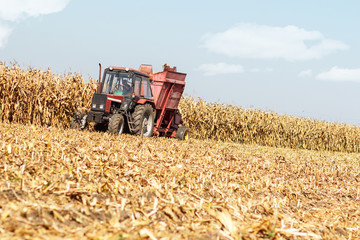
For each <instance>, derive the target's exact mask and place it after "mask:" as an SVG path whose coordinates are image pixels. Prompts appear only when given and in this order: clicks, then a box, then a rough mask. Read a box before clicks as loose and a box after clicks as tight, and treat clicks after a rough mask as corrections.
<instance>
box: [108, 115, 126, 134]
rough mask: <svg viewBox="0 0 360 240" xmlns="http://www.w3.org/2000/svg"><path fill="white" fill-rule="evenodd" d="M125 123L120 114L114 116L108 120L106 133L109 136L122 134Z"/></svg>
mask: <svg viewBox="0 0 360 240" xmlns="http://www.w3.org/2000/svg"><path fill="white" fill-rule="evenodd" d="M124 126H125V121H124V116H123V115H122V114H114V115H112V117H111V118H110V120H109V126H108V132H109V133H110V134H119V135H120V134H122V133H123V131H124Z"/></svg>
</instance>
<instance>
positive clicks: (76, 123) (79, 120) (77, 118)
mask: <svg viewBox="0 0 360 240" xmlns="http://www.w3.org/2000/svg"><path fill="white" fill-rule="evenodd" d="M86 118H87V114H86V111H84V110H76V111H75V112H74V113H73V115H72V116H71V119H70V128H71V129H79V130H84V129H85V128H86V127H87V122H86Z"/></svg>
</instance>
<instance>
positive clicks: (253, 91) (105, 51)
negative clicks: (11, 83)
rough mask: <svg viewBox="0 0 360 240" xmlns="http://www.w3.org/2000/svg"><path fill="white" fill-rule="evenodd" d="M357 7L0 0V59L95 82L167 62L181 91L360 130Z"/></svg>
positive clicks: (265, 0)
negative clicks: (183, 77) (105, 71)
mask: <svg viewBox="0 0 360 240" xmlns="http://www.w3.org/2000/svg"><path fill="white" fill-rule="evenodd" d="M359 10H360V1H355V0H353V1H351V0H348V1H331V0H327V1H323V0H317V1H314V0H312V1H307V0H302V1H300V0H299V1H289V0H286V1H285V0H273V1H269V0H257V1H256V0H253V1H241V0H237V1H235V0H233V1H230V0H229V1H226V0H225V1H201V0H199V1H188V0H183V1H178V2H176V3H172V2H171V1H160V0H158V1H156V0H155V1H142V0H139V1H115V0H113V1H111V0H104V1H93V0H90V1H85V0H12V1H8V0H0V61H6V62H7V63H9V62H11V61H17V62H18V63H19V64H20V65H21V66H24V67H28V66H32V67H36V68H42V69H44V70H46V69H47V68H48V67H50V68H51V69H52V70H53V72H55V73H65V72H69V71H71V72H79V73H81V74H83V75H84V77H85V79H88V78H89V77H93V78H97V76H98V63H99V62H101V63H102V65H103V66H109V65H117V66H124V67H133V68H137V67H138V66H139V65H140V64H142V63H146V64H152V65H153V66H154V69H155V70H156V71H160V70H161V66H162V65H163V64H164V63H167V64H169V65H171V66H173V65H175V66H177V67H178V70H179V71H182V72H186V73H187V74H188V77H187V85H186V90H185V91H186V94H187V95H191V96H195V97H201V98H203V99H205V100H207V101H211V102H221V103H229V104H236V105H238V106H243V107H246V108H248V107H252V108H257V109H263V110H272V111H275V112H278V113H284V114H291V115H296V116H302V117H310V118H314V119H321V120H326V121H336V122H346V123H350V124H356V125H360V109H359V107H358V105H359V103H360V94H359V92H360V61H359V59H360V31H359V28H360V27H358V23H359V22H360V14H359Z"/></svg>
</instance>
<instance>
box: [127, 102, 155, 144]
mask: <svg viewBox="0 0 360 240" xmlns="http://www.w3.org/2000/svg"><path fill="white" fill-rule="evenodd" d="M131 117H132V119H133V126H134V130H133V132H132V133H133V134H135V135H139V136H143V137H151V136H152V135H153V131H154V120H155V117H154V109H153V108H152V106H151V105H150V104H144V105H137V106H136V107H135V110H134V112H133V113H132V114H131Z"/></svg>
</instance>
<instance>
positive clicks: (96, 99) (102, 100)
mask: <svg viewBox="0 0 360 240" xmlns="http://www.w3.org/2000/svg"><path fill="white" fill-rule="evenodd" d="M106 99H107V96H106V94H99V93H95V94H94V96H93V99H92V102H91V110H93V111H102V112H104V111H105V106H106Z"/></svg>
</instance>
